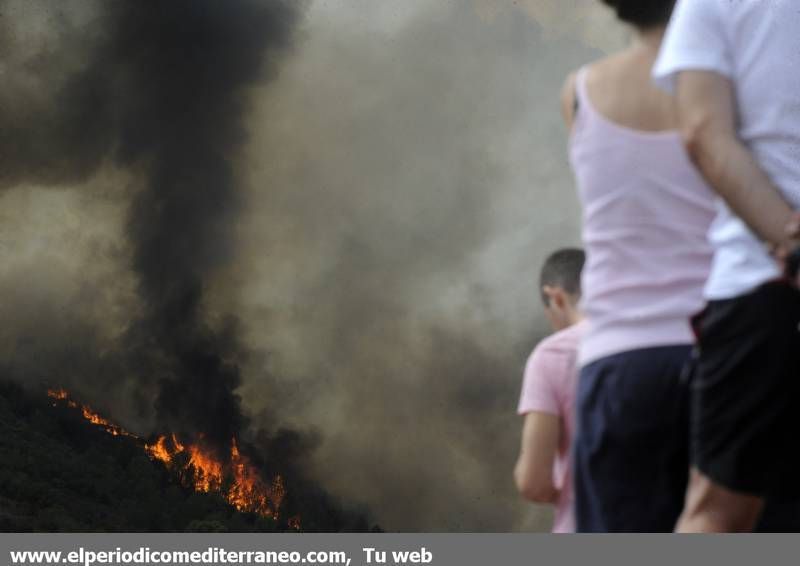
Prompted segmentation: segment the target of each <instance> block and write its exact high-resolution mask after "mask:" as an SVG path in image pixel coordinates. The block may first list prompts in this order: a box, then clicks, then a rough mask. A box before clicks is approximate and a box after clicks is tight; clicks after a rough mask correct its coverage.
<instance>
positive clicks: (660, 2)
mask: <svg viewBox="0 0 800 566" xmlns="http://www.w3.org/2000/svg"><path fill="white" fill-rule="evenodd" d="M603 3H604V4H607V5H609V6H611V7H612V8H614V10H615V11H616V12H617V17H618V18H619V19H620V20H622V21H623V22H627V23H629V24H632V25H634V26H636V27H637V28H651V27H656V26H663V25H666V24H667V23H668V22H669V18H670V16H671V15H672V9H673V8H674V7H675V0H603Z"/></svg>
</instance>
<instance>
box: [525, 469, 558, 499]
mask: <svg viewBox="0 0 800 566" xmlns="http://www.w3.org/2000/svg"><path fill="white" fill-rule="evenodd" d="M514 480H515V483H516V485H517V491H518V492H519V494H520V495H521V496H522V497H523V498H525V499H527V500H528V501H531V502H533V503H553V501H554V500H555V499H556V497H557V494H558V491H557V490H556V489H555V487H553V482H552V478H551V477H549V476H548V477H543V476H538V475H536V474H532V473H529V472H528V473H526V470H524V469H521V468H519V467H518V468H517V470H516V471H515V473H514Z"/></svg>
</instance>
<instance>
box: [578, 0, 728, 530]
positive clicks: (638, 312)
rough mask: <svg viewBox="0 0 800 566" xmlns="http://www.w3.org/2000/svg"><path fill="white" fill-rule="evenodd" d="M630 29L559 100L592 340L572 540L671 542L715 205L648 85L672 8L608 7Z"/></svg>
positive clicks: (670, 115) (665, 2) (641, 0)
mask: <svg viewBox="0 0 800 566" xmlns="http://www.w3.org/2000/svg"><path fill="white" fill-rule="evenodd" d="M604 1H605V3H606V4H610V5H612V6H613V7H614V8H615V9H616V10H617V14H618V16H619V17H620V19H621V20H623V21H625V22H627V23H629V24H632V25H633V26H634V28H635V29H636V32H637V34H636V39H635V41H634V42H633V44H632V45H631V46H630V47H629V48H627V49H625V50H624V51H622V52H620V53H618V54H615V55H612V56H610V57H608V58H606V59H603V60H600V61H597V62H595V63H593V64H591V65H589V66H587V67H584V68H582V69H581V70H580V71H578V72H577V73H576V74H574V75H573V76H571V77H570V78H569V79H568V81H567V85H566V87H565V90H564V96H563V99H564V100H563V103H564V114H565V118H566V120H567V123H568V125H569V127H570V161H571V164H572V167H573V169H574V172H575V176H576V180H577V185H578V191H579V196H580V200H581V204H582V208H583V241H584V247H585V250H586V254H587V261H586V266H585V268H584V272H583V302H582V309H583V311H584V315H585V316H586V318H587V320H588V329H587V331H586V333H585V335H584V339H583V342H582V344H581V349H580V355H579V365H580V367H581V373H580V379H579V386H578V396H577V404H576V408H577V410H576V413H577V418H578V432H577V436H576V438H575V448H574V481H575V502H576V509H575V511H576V519H577V528H578V531H580V532H660V531H672V529H673V528H674V526H675V523H676V520H677V518H678V516H679V515H680V512H681V509H682V507H683V500H684V495H685V490H686V483H687V479H688V469H689V462H688V454H689V448H688V442H689V434H688V406H687V402H688V383H687V381H686V379H684V378H682V372H683V370H684V367H686V366H687V362H688V360H689V357H690V352H691V348H692V344H693V335H692V332H691V328H690V325H689V318H690V316H691V315H692V314H694V313H696V312H697V311H699V310H700V309H701V308H702V307H703V298H702V288H703V285H704V283H705V281H706V278H707V276H708V272H709V268H710V262H711V255H712V254H711V247H710V245H709V244H708V242H707V236H706V234H707V231H708V229H709V225H710V223H711V220H712V218H713V216H714V204H713V203H714V200H713V196H712V193H711V191H710V190H709V189H708V188H707V186H706V185H705V183H704V181H703V180H702V178H701V177H700V174H699V173H698V172H697V171H696V170H695V168H694V167H693V165H692V164H691V162H690V160H689V157H688V156H687V154H686V151H685V149H684V146H683V144H682V141H681V137H680V135H679V133H678V131H677V116H676V115H675V114H674V110H673V102H672V100H671V99H670V98H669V97H668V96H666V95H665V94H663V93H662V92H660V91H659V90H657V89H656V87H655V86H653V85H652V83H651V79H650V72H651V68H652V66H653V64H654V63H655V59H656V56H657V54H658V48H659V46H660V42H661V38H662V36H663V32H664V27H665V25H666V23H667V21H668V19H669V15H670V13H671V10H672V7H673V4H674V1H673V0H604Z"/></svg>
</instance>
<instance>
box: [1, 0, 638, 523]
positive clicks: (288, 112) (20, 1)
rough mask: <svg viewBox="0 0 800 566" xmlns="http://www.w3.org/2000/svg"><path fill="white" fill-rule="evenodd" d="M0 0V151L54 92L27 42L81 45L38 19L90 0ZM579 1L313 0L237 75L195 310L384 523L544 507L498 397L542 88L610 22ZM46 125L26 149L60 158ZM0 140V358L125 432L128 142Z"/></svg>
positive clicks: (266, 417) (132, 279)
mask: <svg viewBox="0 0 800 566" xmlns="http://www.w3.org/2000/svg"><path fill="white" fill-rule="evenodd" d="M0 4H3V3H0ZM4 4H5V9H4V10H3V12H2V13H0V18H2V19H0V28H2V31H3V33H2V34H0V49H2V50H3V53H4V55H3V57H0V78H2V80H3V81H4V83H5V84H7V85H9V86H8V87H6V88H4V92H3V93H0V103H2V104H3V105H4V106H5V111H4V112H0V125H2V126H6V127H5V130H6V133H4V134H0V136H2V137H0V141H2V147H1V148H0V152H5V153H6V156H8V155H12V156H13V152H9V151H6V149H8V148H11V147H16V145H18V142H17V139H15V137H14V136H13V135H9V134H8V131H13V128H11V127H10V126H16V127H21V126H20V125H22V124H26V123H27V122H26V121H25V120H24V111H25V110H26V109H28V108H30V109H32V110H31V111H34V110H36V109H37V104H40V105H41V106H42V107H46V106H47V104H46V102H47V100H48V98H50V97H52V96H53V93H52V92H50V91H49V90H48V87H49V86H50V84H51V82H52V81H54V80H56V79H55V78H53V77H50V76H49V75H47V73H55V72H56V71H55V70H52V71H51V70H50V69H47V68H44V70H43V68H42V66H43V65H45V63H42V62H43V61H44V62H47V61H48V60H50V59H52V53H53V52H54V51H58V52H60V53H62V54H61V55H59V57H58V58H57V61H58V62H59V65H58V66H57V69H58V73H67V72H68V71H67V70H68V69H69V68H70V67H73V66H74V67H75V68H80V67H81V65H83V64H85V63H84V61H85V60H86V59H87V58H89V57H90V55H89V53H91V51H92V47H91V45H90V43H91V41H92V39H91V34H89V37H86V38H84V39H83V40H81V41H76V40H75V39H74V37H73V36H70V35H69V34H68V33H67V32H64V31H63V30H64V29H67V30H68V29H91V28H92V23H93V21H94V20H93V13H94V10H95V8H96V4H95V3H94V2H93V1H91V0H85V1H83V2H81V1H79V0H70V1H69V2H64V3H62V4H61V8H60V9H59V10H58V11H57V12H54V11H53V10H52V9H49V6H51V5H52V2H47V1H46V0H36V1H35V2H34V1H32V2H26V1H25V0H5V2H4ZM599 4H600V2H594V1H591V0H571V1H567V0H526V1H518V2H512V1H511V0H509V1H489V0H462V1H459V2H441V1H440V0H413V1H411V0H385V1H380V2H375V1H374V0H315V1H314V2H311V3H310V4H309V5H308V6H307V7H306V8H305V12H304V13H303V14H302V16H300V19H299V23H298V24H297V29H296V32H295V34H294V35H295V38H294V42H293V45H292V47H291V48H290V49H288V50H287V51H286V52H285V53H284V52H281V54H280V57H279V60H272V59H270V58H269V57H268V61H267V64H268V65H269V66H270V68H271V69H272V70H273V72H272V73H271V74H270V76H269V80H267V78H266V77H265V79H264V80H263V81H262V82H261V83H257V84H256V85H255V86H254V87H253V88H250V89H249V90H248V91H247V104H246V105H245V107H246V111H245V116H244V119H243V120H242V123H243V127H244V129H245V130H246V133H247V137H246V138H244V139H243V141H241V143H239V144H238V145H236V147H235V148H234V149H235V153H234V154H232V155H230V156H229V159H230V163H231V165H232V168H233V170H234V171H235V177H236V178H237V180H238V182H239V183H240V185H241V187H242V188H241V194H239V195H238V196H237V201H241V203H242V206H241V207H240V210H238V211H237V213H236V215H235V217H233V218H232V219H231V220H230V223H231V226H230V227H231V228H232V231H233V241H232V245H227V244H226V245H225V246H222V247H223V248H225V249H226V252H225V253H226V254H227V255H228V256H229V257H226V258H225V261H222V262H221V261H217V260H215V262H214V264H215V269H214V270H213V272H212V273H209V274H208V277H207V279H206V280H205V281H204V298H203V309H204V313H205V314H204V316H205V317H206V318H207V322H208V325H209V326H210V327H212V328H220V327H224V326H225V321H227V320H230V319H235V320H237V321H238V322H237V327H238V328H239V330H238V332H239V333H240V334H241V341H242V342H243V345H242V346H241V347H237V350H241V351H246V352H247V355H243V356H242V358H241V360H240V363H241V365H242V380H243V384H242V386H241V387H240V389H239V393H240V394H241V395H242V398H243V405H244V409H245V412H246V413H247V414H248V415H249V416H250V418H251V421H252V423H253V424H254V425H255V426H264V427H268V428H269V427H272V428H277V427H288V428H292V429H296V430H299V431H303V432H308V433H309V434H311V435H313V436H314V437H316V438H317V439H318V443H317V444H316V447H315V449H314V450H313V451H312V452H311V453H310V454H308V455H307V456H306V458H305V460H304V462H305V465H306V466H307V468H308V473H309V475H310V476H312V477H313V478H314V479H315V480H316V481H317V482H319V484H320V485H321V486H322V487H324V488H325V489H327V490H328V491H329V492H330V493H332V494H334V495H335V496H337V497H338V498H340V499H341V500H342V501H344V502H345V503H346V504H353V505H363V506H365V507H366V508H367V509H369V510H370V512H371V514H372V516H373V518H374V520H375V521H376V522H377V523H378V524H380V525H381V526H382V527H383V528H384V529H386V530H392V531H393V530H410V531H419V530H433V531H483V530H490V531H506V530H520V529H543V528H546V527H547V520H548V518H549V514H548V513H547V511H545V510H542V509H536V508H533V507H532V506H529V505H526V504H524V503H521V502H520V501H519V500H518V498H517V496H516V495H515V493H514V489H513V485H512V481H511V469H512V467H513V463H514V458H515V456H516V450H517V445H518V440H519V425H520V422H519V419H518V418H517V417H516V416H515V414H514V410H515V405H516V398H517V395H518V390H519V381H520V373H521V369H522V365H523V363H524V361H525V357H526V355H527V354H528V352H529V350H530V349H531V348H532V346H533V345H534V344H535V341H536V339H537V338H539V337H541V336H542V334H543V332H544V331H545V326H544V320H543V317H542V316H541V312H540V307H539V304H538V292H537V290H536V275H537V272H538V267H539V264H540V262H541V260H542V259H543V257H544V256H545V255H546V254H547V253H548V252H549V251H551V250H552V249H554V248H556V247H559V246H563V245H574V244H576V243H577V242H578V228H577V227H578V222H579V211H578V208H577V201H576V198H575V196H574V189H573V186H572V181H571V175H570V173H569V170H568V167H567V163H566V157H565V144H566V137H565V133H564V131H563V127H562V125H561V122H560V117H559V114H558V92H559V89H560V86H561V83H562V81H563V79H564V77H565V76H566V74H567V73H568V72H569V71H571V70H573V69H575V68H576V67H578V66H580V65H581V64H583V63H584V62H586V61H589V60H591V59H592V58H596V57H598V56H600V55H601V54H602V52H603V51H604V50H610V49H613V48H614V47H615V46H617V45H619V44H620V43H621V41H622V37H623V33H622V32H621V30H619V29H618V28H616V27H615V26H614V24H613V23H612V22H611V18H610V17H609V16H608V14H606V12H605V10H603V9H602V8H601V7H600V6H599ZM37 6H38V9H37ZM65 44H68V45H69V49H68V50H65V49H63V46H64V45H65ZM275 58H276V59H277V56H276V57H275ZM43 73H45V74H46V75H47V80H43V79H42V78H41V76H42V74H43ZM58 80H61V79H58ZM23 94H24V95H25V96H22V95H23ZM25 97H29V99H28V100H27V101H26V100H25ZM9 108H13V109H14V110H15V112H13V113H12V112H9V111H8V109H9ZM9 116H12V117H13V119H12V117H9ZM20 116H21V117H20ZM72 118H73V119H74V118H75V117H72ZM2 120H4V122H3V121H2ZM89 120H91V118H89ZM85 127H87V128H89V129H90V131H91V123H89V124H87V126H85ZM96 137H97V139H98V140H101V141H102V139H103V136H102V135H97V136H96ZM27 138H28V136H27V135H26V134H25V133H22V134H20V136H19V138H18V139H20V140H23V141H27ZM58 142H59V140H58V139H55V140H53V145H52V147H48V148H47V150H48V151H54V152H56V153H58V152H61V155H63V156H64V159H73V160H74V159H77V157H79V156H77V154H76V153H75V152H74V151H73V150H71V149H70V148H69V147H64V148H61V147H60V146H59V145H58ZM98 143H100V142H98ZM37 147H38V146H37ZM54 148H55V149H54ZM37 151H38V150H37ZM70 152H71V153H70ZM28 153H30V151H29V152H28ZM34 153H36V152H34ZM45 153H46V152H45V151H44V150H42V152H41V154H42V155H45ZM36 154H37V155H38V153H36ZM8 159H9V158H8V157H6V158H3V157H2V156H0V164H4V163H5V164H6V165H7V167H6V169H7V171H5V172H3V173H2V174H0V291H1V292H2V296H3V297H5V299H4V300H3V301H1V302H0V318H2V320H3V321H4V325H3V327H2V328H0V368H3V367H5V368H10V369H9V371H10V372H11V373H12V374H13V375H15V376H18V377H20V378H21V379H26V380H29V381H32V382H33V381H36V382H39V381H48V382H51V383H56V382H63V383H65V384H66V385H70V386H72V387H73V388H76V389H78V390H80V392H81V393H82V394H83V395H84V398H86V399H87V400H88V401H91V402H93V403H94V404H97V405H100V406H101V407H103V408H105V409H106V410H108V411H109V412H111V413H112V414H113V415H114V416H115V418H117V419H118V420H121V421H122V422H123V424H128V425H129V426H131V427H132V428H134V429H137V428H138V429H143V430H141V432H145V433H146V432H148V431H149V429H148V427H153V426H157V424H156V417H155V411H154V408H153V403H154V402H155V397H154V395H155V394H154V393H153V390H152V389H151V388H152V387H153V386H154V385H153V383H154V381H155V378H150V379H148V378H147V377H141V379H131V378H128V377H124V378H123V377H119V378H118V379H115V378H112V377H108V376H109V375H113V374H114V368H115V365H114V364H116V363H118V362H116V361H109V360H108V357H107V356H105V355H104V354H105V353H106V352H107V351H112V350H113V349H114V342H115V341H116V340H117V339H118V338H119V337H120V336H122V335H124V334H125V333H126V332H128V331H129V326H130V324H131V323H130V321H131V320H137V319H139V318H141V317H142V311H143V310H144V311H146V310H147V309H146V305H145V306H143V304H145V303H146V301H145V300H143V299H142V296H141V292H137V289H139V288H140V287H141V277H139V278H138V279H137V276H136V274H135V273H133V270H132V264H133V263H134V262H133V258H135V257H136V253H137V251H136V250H137V248H136V246H135V245H132V243H131V235H130V218H131V214H130V207H131V205H132V203H133V202H134V200H132V198H131V196H130V195H131V194H134V195H140V194H141V193H140V192H137V191H131V190H129V189H130V187H131V186H132V185H134V186H136V185H137V184H138V183H139V182H140V181H139V180H138V179H140V177H141V172H140V171H138V169H137V167H140V166H136V167H134V166H131V165H130V164H127V163H122V164H120V163H119V162H118V161H114V160H111V159H106V162H105V164H103V162H101V163H100V164H96V163H94V162H92V161H91V159H89V158H88V157H84V158H83V159H84V161H82V162H81V163H85V164H86V165H85V167H83V168H75V167H66V166H64V167H61V166H59V164H58V163H56V166H52V167H49V168H43V169H41V170H36V171H33V172H31V171H27V170H24V171H17V170H16V169H15V168H14V167H12V166H10V165H8V163H9V161H7V160H8ZM42 159H44V158H42ZM182 159H183V157H182ZM51 161H52V160H51ZM33 164H34V165H36V163H35V162H34V163H33ZM73 165H74V163H73ZM67 170H68V171H69V173H70V174H66V173H64V171H67ZM9 171H10V172H11V173H9ZM87 171H88V172H87ZM228 249H229V251H228ZM137 281H138V283H137ZM145 317H146V313H145ZM109 365H110V366H111V367H109ZM265 457H267V458H268V455H266V456H265Z"/></svg>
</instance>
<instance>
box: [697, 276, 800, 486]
mask: <svg viewBox="0 0 800 566" xmlns="http://www.w3.org/2000/svg"><path fill="white" fill-rule="evenodd" d="M693 324H694V327H695V331H696V333H697V336H698V344H699V357H698V359H697V365H696V372H695V375H694V376H693V379H692V387H691V429H690V430H691V451H692V463H693V465H694V466H696V467H697V468H698V469H699V470H700V471H701V472H703V473H704V474H705V475H706V476H708V477H710V478H711V479H712V480H713V481H715V482H716V483H718V484H720V485H722V486H724V487H727V488H728V489H731V490H734V491H738V492H742V493H748V494H752V495H758V496H764V497H768V496H774V497H791V496H796V495H798V494H800V447H799V446H798V442H797V441H798V432H800V326H798V325H800V292H798V291H797V290H796V289H795V288H793V287H791V286H789V285H788V284H786V283H782V282H771V283H768V284H765V285H762V286H761V287H759V288H758V289H756V290H755V291H753V292H752V293H749V294H747V295H743V296H740V297H736V298H734V299H728V300H722V301H712V302H710V303H709V305H708V307H707V308H706V310H704V311H703V312H702V313H700V314H699V315H698V316H696V317H695V318H694V319H693Z"/></svg>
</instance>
